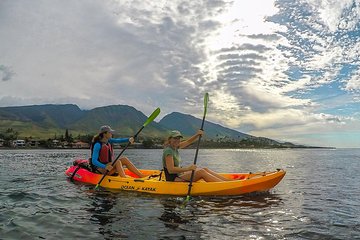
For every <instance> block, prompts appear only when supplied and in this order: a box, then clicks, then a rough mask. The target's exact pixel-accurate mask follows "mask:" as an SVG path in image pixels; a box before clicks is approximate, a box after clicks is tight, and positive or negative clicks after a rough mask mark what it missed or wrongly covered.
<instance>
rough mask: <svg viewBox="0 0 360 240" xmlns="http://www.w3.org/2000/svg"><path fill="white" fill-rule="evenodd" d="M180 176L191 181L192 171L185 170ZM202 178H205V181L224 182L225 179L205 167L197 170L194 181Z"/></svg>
mask: <svg viewBox="0 0 360 240" xmlns="http://www.w3.org/2000/svg"><path fill="white" fill-rule="evenodd" d="M179 177H180V178H182V179H184V180H186V181H190V178H191V171H189V172H185V173H183V174H181V175H180V176H179ZM200 179H204V181H205V182H222V181H223V180H222V179H220V178H218V177H216V176H214V175H212V174H210V173H208V172H207V171H205V170H204V169H199V170H195V173H194V178H193V181H194V182H196V181H199V180H200Z"/></svg>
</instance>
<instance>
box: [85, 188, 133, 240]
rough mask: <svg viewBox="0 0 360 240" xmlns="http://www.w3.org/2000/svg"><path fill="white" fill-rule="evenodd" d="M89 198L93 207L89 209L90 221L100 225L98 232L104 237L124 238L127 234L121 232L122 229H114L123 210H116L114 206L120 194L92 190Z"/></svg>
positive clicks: (97, 225)
mask: <svg viewBox="0 0 360 240" xmlns="http://www.w3.org/2000/svg"><path fill="white" fill-rule="evenodd" d="M89 193H90V195H89V199H90V200H91V205H92V207H90V208H88V209H87V211H88V212H90V213H91V216H90V222H91V223H93V224H94V225H95V226H96V227H98V232H99V233H100V234H101V235H103V236H104V239H114V238H124V237H127V236H126V235H124V234H122V233H121V232H119V231H120V230H121V229H114V227H113V224H114V223H116V222H117V221H118V220H119V218H120V216H121V214H122V212H121V211H120V212H114V211H113V209H114V206H116V202H117V199H118V196H117V195H116V194H115V193H112V192H108V191H91V192H89Z"/></svg>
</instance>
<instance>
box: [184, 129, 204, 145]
mask: <svg viewBox="0 0 360 240" xmlns="http://www.w3.org/2000/svg"><path fill="white" fill-rule="evenodd" d="M203 134H204V131H203V130H198V131H197V133H196V134H195V135H193V136H191V137H190V138H189V139H187V140H185V141H182V142H180V145H179V148H186V147H187V146H189V145H190V144H192V143H193V142H195V141H196V140H197V139H198V137H199V136H200V135H203Z"/></svg>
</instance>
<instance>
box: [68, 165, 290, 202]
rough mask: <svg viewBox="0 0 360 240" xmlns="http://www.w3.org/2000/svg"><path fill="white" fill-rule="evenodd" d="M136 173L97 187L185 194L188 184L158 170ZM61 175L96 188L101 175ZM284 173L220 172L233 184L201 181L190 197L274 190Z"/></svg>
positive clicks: (81, 171) (78, 171) (74, 171)
mask: <svg viewBox="0 0 360 240" xmlns="http://www.w3.org/2000/svg"><path fill="white" fill-rule="evenodd" d="M85 161H86V160H85ZM140 171H141V172H142V173H143V174H144V175H146V177H144V178H138V177H137V176H136V175H134V174H133V173H132V172H130V171H128V170H127V169H126V170H125V173H126V175H128V176H129V177H127V178H122V177H119V176H106V177H105V178H104V180H103V181H102V183H101V184H100V186H101V187H104V188H109V189H116V190H124V191H135V192H145V193H151V194H160V195H176V196H186V195H187V191H188V187H189V183H188V182H168V181H166V180H165V176H164V174H162V172H161V171H160V170H146V169H140ZM65 174H66V175H67V176H68V177H70V178H72V180H74V181H77V182H82V183H87V184H92V185H96V184H97V183H98V182H99V181H100V179H101V177H102V174H97V173H93V172H91V171H89V169H87V168H83V167H79V166H71V167H69V168H68V169H67V170H66V172H65ZM285 174H286V172H285V171H284V170H282V169H277V170H276V171H270V172H256V173H221V175H223V176H225V177H227V178H229V179H233V181H225V182H204V181H202V180H200V181H198V182H194V183H192V184H193V186H192V189H191V195H192V196H234V195H241V194H245V193H252V192H264V191H268V190H270V189H271V188H273V187H275V186H276V185H277V184H278V183H279V182H280V181H281V179H282V178H283V177H284V176H285Z"/></svg>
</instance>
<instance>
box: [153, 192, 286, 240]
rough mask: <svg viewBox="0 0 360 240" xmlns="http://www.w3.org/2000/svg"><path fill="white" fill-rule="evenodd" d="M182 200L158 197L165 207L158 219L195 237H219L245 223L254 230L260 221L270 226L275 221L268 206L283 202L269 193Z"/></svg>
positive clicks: (171, 228)
mask: <svg viewBox="0 0 360 240" xmlns="http://www.w3.org/2000/svg"><path fill="white" fill-rule="evenodd" d="M183 201H184V198H180V197H177V198H176V197H168V198H163V199H160V203H161V204H162V205H163V208H164V209H163V212H162V215H161V216H160V217H159V219H160V220H161V221H162V222H163V224H164V226H165V227H166V228H168V229H170V230H174V231H175V230H176V232H177V234H179V233H180V232H181V231H182V230H185V229H186V231H188V232H192V233H194V234H195V236H196V237H195V239H198V238H205V239H206V238H209V237H210V238H222V237H224V236H226V235H227V234H229V233H231V234H234V232H238V231H241V229H242V228H243V226H244V224H245V225H246V226H247V227H249V226H250V225H251V226H252V227H253V229H255V230H256V229H257V228H258V227H259V226H258V225H259V224H265V225H266V224H267V225H271V224H273V223H274V222H275V221H274V220H272V219H269V216H272V214H273V212H272V211H271V209H272V208H274V207H277V206H279V205H281V204H283V202H282V199H281V197H280V196H278V195H276V194H272V193H269V192H266V193H258V194H248V195H243V196H235V197H194V198H192V200H191V201H190V202H188V204H187V205H186V206H185V207H183ZM254 219H256V221H254ZM275 225H277V224H276V222H275ZM219 226H221V227H219ZM269 229H270V226H269ZM244 231H248V229H246V230H244ZM219 232H220V234H219ZM183 234H185V235H184V236H186V235H187V234H186V233H184V232H183ZM223 234H224V235H223ZM177 236H179V235H177ZM231 236H233V235H231Z"/></svg>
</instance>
